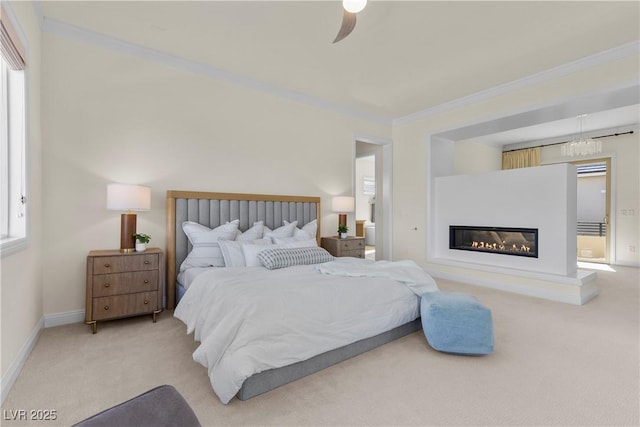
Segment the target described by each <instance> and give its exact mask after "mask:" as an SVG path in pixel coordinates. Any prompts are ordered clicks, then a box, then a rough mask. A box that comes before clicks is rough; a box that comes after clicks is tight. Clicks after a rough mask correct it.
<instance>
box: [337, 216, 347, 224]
mask: <svg viewBox="0 0 640 427" xmlns="http://www.w3.org/2000/svg"><path fill="white" fill-rule="evenodd" d="M338 225H345V226H346V225H347V214H338Z"/></svg>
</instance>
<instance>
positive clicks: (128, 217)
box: [107, 184, 151, 253]
mask: <svg viewBox="0 0 640 427" xmlns="http://www.w3.org/2000/svg"><path fill="white" fill-rule="evenodd" d="M107 209H109V210H113V211H126V213H123V214H122V215H120V251H121V252H125V253H128V252H133V251H134V249H135V246H136V245H135V238H134V237H133V235H134V234H135V233H136V221H137V217H136V214H134V213H131V211H148V210H149V209H151V188H149V187H145V186H142V185H129V184H108V185H107Z"/></svg>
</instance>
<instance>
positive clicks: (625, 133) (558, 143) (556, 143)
mask: <svg viewBox="0 0 640 427" xmlns="http://www.w3.org/2000/svg"><path fill="white" fill-rule="evenodd" d="M632 133H633V131H632V130H630V131H629V132H622V133H610V134H609V135H601V136H594V137H592V138H591V139H600V138H609V137H610V136H620V135H631V134H632ZM567 142H571V141H562V142H554V143H552V144H542V145H536V146H535V147H525V148H514V149H513V150H507V151H503V153H510V152H512V151H520V150H526V149H528V148H542V147H551V146H552V145H560V144H566V143H567Z"/></svg>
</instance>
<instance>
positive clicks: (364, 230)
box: [354, 141, 383, 260]
mask: <svg viewBox="0 0 640 427" xmlns="http://www.w3.org/2000/svg"><path fill="white" fill-rule="evenodd" d="M379 150H380V146H379V145H377V144H370V143H366V142H361V141H356V156H355V168H354V170H355V186H354V188H355V219H356V236H359V237H364V240H365V258H367V259H371V260H376V259H382V256H381V255H382V253H383V251H382V247H380V246H381V245H382V239H378V236H377V235H378V234H379V233H378V232H377V231H379V230H378V227H377V225H376V206H377V204H376V201H377V199H379V198H380V196H381V192H380V191H379V190H378V189H379V187H380V179H379V173H378V170H379V169H378V166H379V163H380V157H381V156H380V153H379Z"/></svg>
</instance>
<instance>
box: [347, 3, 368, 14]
mask: <svg viewBox="0 0 640 427" xmlns="http://www.w3.org/2000/svg"><path fill="white" fill-rule="evenodd" d="M366 5H367V0H342V7H344V10H346V11H347V12H351V13H358V12H360V11H362V9H364V7H365V6H366Z"/></svg>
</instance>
